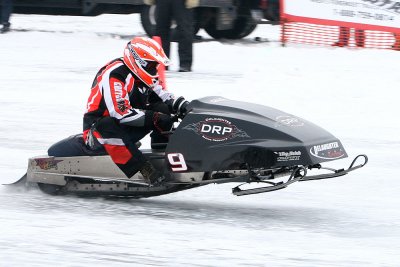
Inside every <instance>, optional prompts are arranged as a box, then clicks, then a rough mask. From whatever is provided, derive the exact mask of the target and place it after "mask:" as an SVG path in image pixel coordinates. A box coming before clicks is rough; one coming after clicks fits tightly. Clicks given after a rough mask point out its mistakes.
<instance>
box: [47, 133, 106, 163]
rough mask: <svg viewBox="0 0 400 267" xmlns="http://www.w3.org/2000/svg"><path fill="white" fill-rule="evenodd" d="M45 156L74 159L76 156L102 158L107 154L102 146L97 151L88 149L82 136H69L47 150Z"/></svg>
mask: <svg viewBox="0 0 400 267" xmlns="http://www.w3.org/2000/svg"><path fill="white" fill-rule="evenodd" d="M47 154H48V155H49V156H53V157H76V156H104V155H107V152H106V151H105V149H104V148H103V147H102V146H99V147H98V148H97V149H95V150H92V149H89V148H88V147H87V146H86V145H85V143H84V141H83V135H82V134H76V135H71V136H70V137H67V138H65V139H63V140H61V141H59V142H57V143H55V144H54V145H52V146H51V147H50V148H49V149H48V150H47Z"/></svg>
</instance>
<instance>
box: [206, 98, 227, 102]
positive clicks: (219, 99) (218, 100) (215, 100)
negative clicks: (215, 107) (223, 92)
mask: <svg viewBox="0 0 400 267" xmlns="http://www.w3.org/2000/svg"><path fill="white" fill-rule="evenodd" d="M223 101H226V98H223V97H218V98H214V99H211V100H210V103H219V102H223Z"/></svg>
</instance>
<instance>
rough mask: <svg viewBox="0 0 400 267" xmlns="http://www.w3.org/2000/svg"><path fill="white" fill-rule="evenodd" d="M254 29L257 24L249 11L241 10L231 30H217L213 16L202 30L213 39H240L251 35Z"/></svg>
mask: <svg viewBox="0 0 400 267" xmlns="http://www.w3.org/2000/svg"><path fill="white" fill-rule="evenodd" d="M256 27H257V22H256V21H255V20H254V19H253V18H252V16H251V13H250V9H241V10H240V11H239V14H238V16H237V18H236V20H235V21H234V22H233V28H232V29H229V30H218V29H217V22H216V16H214V18H213V19H211V20H210V21H209V22H208V23H207V25H206V26H205V27H204V30H205V31H206V32H207V33H208V34H209V35H210V36H211V37H213V38H215V39H222V38H224V39H241V38H244V37H246V36H247V35H249V34H250V33H252V32H253V31H254V29H255V28H256Z"/></svg>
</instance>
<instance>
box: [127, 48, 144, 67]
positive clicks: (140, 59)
mask: <svg viewBox="0 0 400 267" xmlns="http://www.w3.org/2000/svg"><path fill="white" fill-rule="evenodd" d="M128 48H129V52H131V54H132V56H133V58H134V59H135V60H136V61H137V62H138V63H139V64H140V65H142V67H146V66H147V62H146V61H144V60H143V59H142V58H141V57H140V56H139V55H138V54H137V53H136V51H135V50H134V49H133V48H132V46H131V45H128Z"/></svg>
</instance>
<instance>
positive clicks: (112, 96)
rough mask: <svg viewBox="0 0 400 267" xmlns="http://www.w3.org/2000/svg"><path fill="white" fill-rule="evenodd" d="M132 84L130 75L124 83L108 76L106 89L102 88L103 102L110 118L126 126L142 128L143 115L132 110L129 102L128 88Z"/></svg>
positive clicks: (137, 110)
mask: <svg viewBox="0 0 400 267" xmlns="http://www.w3.org/2000/svg"><path fill="white" fill-rule="evenodd" d="M133 82H134V78H133V77H132V76H131V75H130V76H128V77H127V78H126V80H125V81H122V80H121V79H120V78H119V77H113V76H110V78H109V82H108V88H103V94H104V100H105V103H106V106H107V109H108V112H109V114H110V116H111V117H113V118H116V119H118V120H119V121H120V123H123V124H126V125H130V126H136V127H142V126H144V121H145V113H144V112H143V111H142V110H139V109H134V108H132V106H131V104H130V102H129V94H128V88H131V86H132V84H133Z"/></svg>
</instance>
